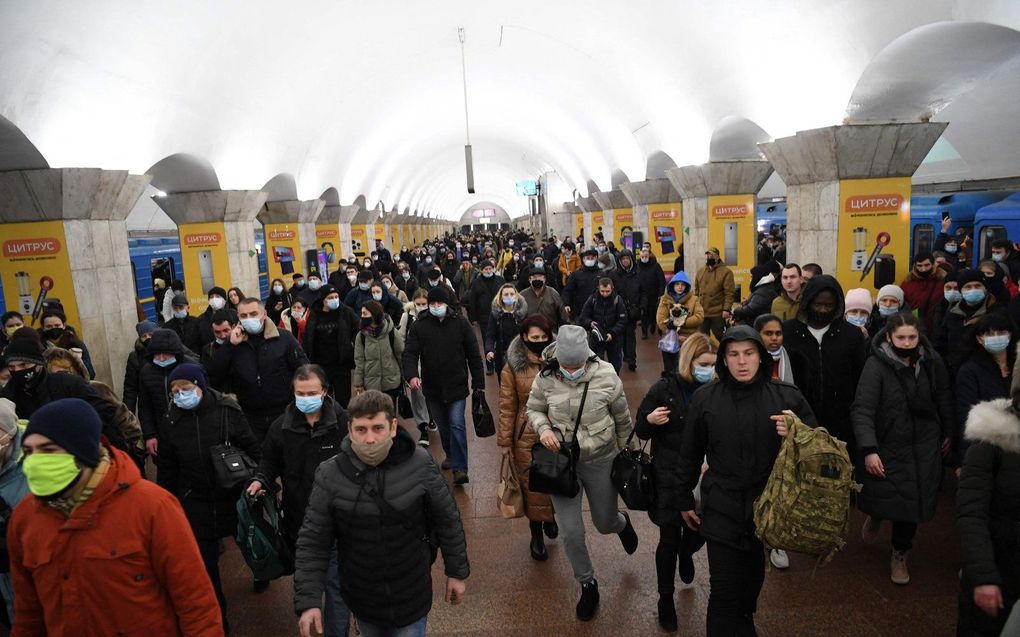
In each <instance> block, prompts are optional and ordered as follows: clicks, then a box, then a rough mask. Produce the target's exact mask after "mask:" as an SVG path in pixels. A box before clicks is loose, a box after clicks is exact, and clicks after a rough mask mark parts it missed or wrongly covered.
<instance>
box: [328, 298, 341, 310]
mask: <svg viewBox="0 0 1020 637" xmlns="http://www.w3.org/2000/svg"><path fill="white" fill-rule="evenodd" d="M326 307H328V308H329V309H331V310H335V309H337V308H339V307H340V299H326Z"/></svg>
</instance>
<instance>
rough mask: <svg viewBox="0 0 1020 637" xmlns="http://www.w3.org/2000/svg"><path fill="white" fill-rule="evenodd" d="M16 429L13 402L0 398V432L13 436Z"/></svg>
mask: <svg viewBox="0 0 1020 637" xmlns="http://www.w3.org/2000/svg"><path fill="white" fill-rule="evenodd" d="M17 430H18V414H17V412H15V411H14V403H12V402H11V401H9V400H7V399H6V398H0V433H5V434H7V435H9V436H13V435H14V432H16V431H17Z"/></svg>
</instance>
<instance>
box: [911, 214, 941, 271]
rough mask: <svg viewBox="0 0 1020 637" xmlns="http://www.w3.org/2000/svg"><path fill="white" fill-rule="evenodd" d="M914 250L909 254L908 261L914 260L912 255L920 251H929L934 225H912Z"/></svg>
mask: <svg viewBox="0 0 1020 637" xmlns="http://www.w3.org/2000/svg"><path fill="white" fill-rule="evenodd" d="M913 239H914V240H913V242H912V244H913V246H914V252H913V254H911V255H910V262H911V263H913V262H914V256H915V255H917V254H919V253H921V252H931V249H932V246H933V245H934V241H935V227H934V226H932V224H930V223H919V224H917V225H916V226H914V237H913Z"/></svg>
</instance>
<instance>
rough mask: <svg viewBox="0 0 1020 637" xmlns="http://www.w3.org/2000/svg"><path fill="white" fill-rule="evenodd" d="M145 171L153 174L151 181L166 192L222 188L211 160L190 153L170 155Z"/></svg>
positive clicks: (155, 186) (154, 185)
mask: <svg viewBox="0 0 1020 637" xmlns="http://www.w3.org/2000/svg"><path fill="white" fill-rule="evenodd" d="M145 173H146V174H148V175H152V181H151V182H149V183H150V184H152V186H153V187H154V188H156V189H158V190H162V191H163V192H165V193H173V192H199V191H204V190H219V189H220V180H219V178H218V177H217V176H216V170H215V169H214V168H213V165H212V164H211V163H209V160H207V159H205V158H204V157H199V156H198V155H192V154H189V153H175V154H173V155H168V156H167V157H164V158H163V159H161V160H159V161H158V162H156V163H155V164H153V165H152V166H150V167H149V169H148V170H146V171H145Z"/></svg>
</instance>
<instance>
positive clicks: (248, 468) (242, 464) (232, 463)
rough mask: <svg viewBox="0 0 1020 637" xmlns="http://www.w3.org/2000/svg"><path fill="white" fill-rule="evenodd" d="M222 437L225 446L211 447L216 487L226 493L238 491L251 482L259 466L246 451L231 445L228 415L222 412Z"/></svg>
mask: <svg viewBox="0 0 1020 637" xmlns="http://www.w3.org/2000/svg"><path fill="white" fill-rule="evenodd" d="M220 437H221V438H222V439H223V444H221V445H213V446H212V447H209V454H210V455H211V456H212V465H213V471H214V472H215V473H216V486H218V487H219V488H220V489H223V490H224V491H236V490H238V489H240V488H241V487H243V486H244V485H246V484H248V482H250V481H251V479H252V477H253V476H254V475H255V469H256V468H258V464H256V462H255V461H254V460H252V459H251V457H249V456H248V454H246V453H245V452H244V450H242V449H239V448H237V447H235V446H233V445H231V444H230V433H229V431H228V430H227V415H226V412H222V410H221V418H220Z"/></svg>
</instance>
